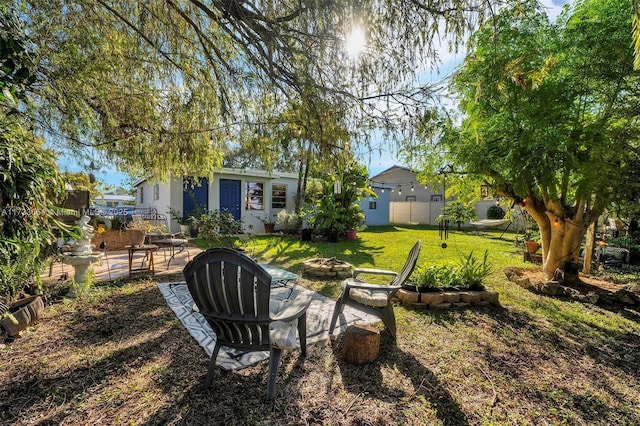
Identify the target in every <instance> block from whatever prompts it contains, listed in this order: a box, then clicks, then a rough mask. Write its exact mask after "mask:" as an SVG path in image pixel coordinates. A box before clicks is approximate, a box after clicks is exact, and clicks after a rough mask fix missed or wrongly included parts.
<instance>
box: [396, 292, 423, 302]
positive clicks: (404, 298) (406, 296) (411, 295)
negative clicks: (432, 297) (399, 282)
mask: <svg viewBox="0 0 640 426" xmlns="http://www.w3.org/2000/svg"><path fill="white" fill-rule="evenodd" d="M396 295H397V296H398V299H400V301H401V302H402V303H407V304H412V303H418V293H417V292H415V291H408V290H405V289H403V288H401V289H400V290H398V292H397V293H396Z"/></svg>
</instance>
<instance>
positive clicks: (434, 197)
mask: <svg viewBox="0 0 640 426" xmlns="http://www.w3.org/2000/svg"><path fill="white" fill-rule="evenodd" d="M431 201H433V202H437V203H441V202H442V195H441V194H435V195H432V196H431Z"/></svg>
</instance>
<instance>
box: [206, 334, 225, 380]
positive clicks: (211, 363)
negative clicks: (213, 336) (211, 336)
mask: <svg viewBox="0 0 640 426" xmlns="http://www.w3.org/2000/svg"><path fill="white" fill-rule="evenodd" d="M220 346H222V345H220V343H219V342H218V341H216V345H215V346H214V347H213V353H212V354H211V359H210V360H209V368H208V369H207V377H205V379H204V384H203V387H204V391H205V392H206V391H207V390H209V387H210V386H211V380H213V369H214V368H215V366H216V359H217V358H218V352H220Z"/></svg>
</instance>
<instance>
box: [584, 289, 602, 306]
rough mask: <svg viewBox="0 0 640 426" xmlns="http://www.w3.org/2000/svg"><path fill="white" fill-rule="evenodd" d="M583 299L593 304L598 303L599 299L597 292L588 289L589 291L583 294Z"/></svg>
mask: <svg viewBox="0 0 640 426" xmlns="http://www.w3.org/2000/svg"><path fill="white" fill-rule="evenodd" d="M585 299H586V300H587V302H589V303H592V304H594V305H595V304H596V303H598V299H600V296H598V293H596V292H595V291H590V292H589V293H587V294H585Z"/></svg>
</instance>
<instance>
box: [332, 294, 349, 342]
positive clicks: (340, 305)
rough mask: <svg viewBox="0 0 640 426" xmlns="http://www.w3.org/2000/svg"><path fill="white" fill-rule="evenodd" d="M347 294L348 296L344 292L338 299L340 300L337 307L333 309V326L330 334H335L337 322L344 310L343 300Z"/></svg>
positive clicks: (337, 301)
mask: <svg viewBox="0 0 640 426" xmlns="http://www.w3.org/2000/svg"><path fill="white" fill-rule="evenodd" d="M345 294H346V293H345V292H342V294H341V295H340V297H338V300H336V306H335V307H334V308H333V315H332V316H331V324H330V325H329V334H332V333H333V329H334V328H335V326H336V321H337V320H338V316H339V315H340V313H341V312H342V309H344V300H343V298H344V296H345Z"/></svg>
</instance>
